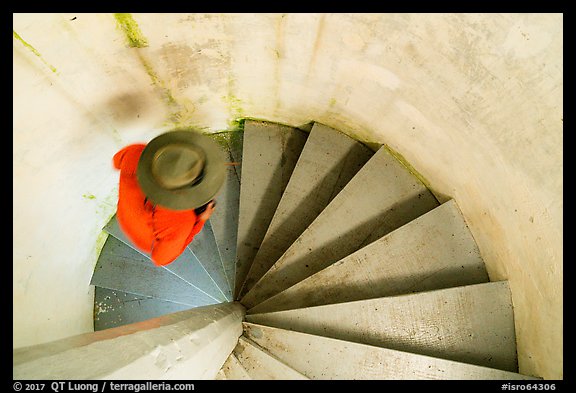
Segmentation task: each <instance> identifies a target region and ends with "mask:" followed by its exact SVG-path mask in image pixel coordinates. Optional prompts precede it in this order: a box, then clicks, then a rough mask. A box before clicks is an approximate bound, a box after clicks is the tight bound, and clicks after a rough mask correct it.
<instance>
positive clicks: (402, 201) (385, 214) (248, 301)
mask: <svg viewBox="0 0 576 393" xmlns="http://www.w3.org/2000/svg"><path fill="white" fill-rule="evenodd" d="M436 206H438V201H437V200H436V198H435V197H434V196H433V195H432V193H431V192H430V191H429V190H428V189H427V188H426V187H425V186H424V184H422V182H421V181H420V180H418V178H416V177H415V176H414V175H413V174H412V173H410V172H409V171H408V169H407V168H406V167H405V166H403V165H402V164H401V163H400V162H399V161H397V160H396V159H395V158H394V157H393V156H392V155H391V154H390V153H389V151H388V150H387V149H386V148H385V147H381V148H380V149H379V150H378V151H377V152H376V153H375V154H374V155H373V156H372V157H371V158H370V160H368V162H367V163H366V164H365V165H364V166H363V167H362V168H361V169H360V170H359V171H358V173H357V174H356V175H355V176H354V177H353V178H352V180H350V182H348V184H347V185H346V186H345V187H344V188H343V189H342V191H340V192H339V193H338V195H336V197H335V198H334V199H333V200H332V201H331V202H330V203H329V204H328V206H327V207H326V208H325V209H324V210H323V211H322V213H320V215H319V216H318V217H317V218H316V219H315V220H314V221H313V222H312V224H310V225H309V226H308V228H307V229H306V230H305V231H304V232H303V233H302V234H301V235H300V236H299V237H298V239H297V240H296V241H295V242H294V243H293V244H292V245H291V246H290V247H289V248H288V250H286V252H285V253H284V254H283V255H282V256H281V257H280V259H279V260H278V261H277V262H276V263H275V264H274V265H273V266H272V267H271V268H270V270H268V271H267V272H266V273H265V274H264V275H263V276H262V278H261V279H260V280H259V281H258V282H257V283H256V284H255V285H254V286H253V287H252V289H251V290H250V291H249V292H248V293H247V294H246V295H245V296H244V297H242V300H241V301H242V304H244V306H245V307H246V308H251V307H254V306H255V305H256V304H258V303H261V302H263V301H264V300H266V299H267V298H269V297H271V296H273V295H275V294H277V293H278V292H281V291H282V290H284V289H286V288H288V287H290V286H292V285H294V284H296V283H297V282H299V281H302V280H303V279H305V278H306V277H309V276H311V275H312V274H314V273H316V272H318V271H320V270H322V269H324V268H326V267H328V266H330V265H331V264H333V263H334V262H336V261H338V260H340V259H342V258H344V257H346V256H347V255H350V254H352V253H353V252H355V251H356V250H358V249H360V248H362V247H363V246H365V245H367V244H370V243H372V242H373V241H375V240H377V239H379V238H381V237H382V236H384V235H386V234H388V233H390V232H392V231H393V230H395V229H397V228H399V227H401V226H402V225H404V224H406V223H408V222H410V221H412V220H414V219H416V218H417V217H419V216H421V215H422V214H424V213H426V212H428V211H430V210H432V209H433V208H435V207H436ZM302 208H305V207H302Z"/></svg>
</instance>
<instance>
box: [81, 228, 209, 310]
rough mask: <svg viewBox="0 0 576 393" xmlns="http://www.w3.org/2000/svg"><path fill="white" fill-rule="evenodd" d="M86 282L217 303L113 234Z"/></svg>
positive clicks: (196, 302) (187, 301)
mask: <svg viewBox="0 0 576 393" xmlns="http://www.w3.org/2000/svg"><path fill="white" fill-rule="evenodd" d="M90 284H92V285H95V286H98V287H102V288H107V289H113V290H120V291H123V292H128V293H133V294H135V295H142V296H147V297H153V298H155V299H160V300H166V301H170V302H175V303H180V304H185V305H188V306H192V307H198V306H204V305H208V304H217V303H220V300H218V299H215V298H213V297H212V296H210V295H208V294H207V293H206V292H203V291H201V290H200V289H198V288H196V287H194V286H192V285H190V284H189V283H187V282H186V281H184V280H182V279H180V278H179V277H178V276H176V275H174V274H173V273H171V272H170V271H168V270H166V269H161V268H158V267H156V266H154V265H153V264H152V263H151V262H150V260H149V259H148V258H147V257H145V256H144V255H142V254H141V253H139V252H138V251H136V250H134V249H133V248H131V247H128V246H127V245H126V244H125V243H123V242H122V241H120V240H119V239H117V238H116V237H114V236H108V239H107V240H106V242H105V243H104V246H103V247H102V251H101V252H100V257H99V258H98V262H97V263H96V267H95V269H94V274H93V275H92V280H91V282H90Z"/></svg>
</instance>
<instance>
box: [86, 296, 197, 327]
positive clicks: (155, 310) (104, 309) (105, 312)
mask: <svg viewBox="0 0 576 393" xmlns="http://www.w3.org/2000/svg"><path fill="white" fill-rule="evenodd" d="M188 309H190V306H188V305H186V304H181V303H174V302H169V301H165V300H160V299H155V298H153V297H150V296H143V295H136V294H133V293H129V292H124V291H120V290H116V289H108V288H102V287H95V288H94V331H99V330H104V329H110V328H114V327H118V326H122V325H128V324H131V323H135V322H142V321H145V320H147V319H151V318H156V317H160V316H162V315H164V314H171V313H174V312H178V311H184V310H188Z"/></svg>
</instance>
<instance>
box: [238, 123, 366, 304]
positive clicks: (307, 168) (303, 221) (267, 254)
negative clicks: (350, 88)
mask: <svg viewBox="0 0 576 393" xmlns="http://www.w3.org/2000/svg"><path fill="white" fill-rule="evenodd" d="M373 154H374V151H372V150H371V149H369V148H368V147H366V146H365V145H363V144H361V143H360V142H358V141H356V140H354V139H352V138H350V137H349V136H348V135H346V134H344V133H342V132H340V131H338V130H335V129H334V128H331V127H328V126H326V125H323V124H320V123H315V124H314V125H313V127H312V130H311V131H310V135H309V136H308V138H307V140H306V143H305V145H304V148H303V149H302V153H301V154H300V157H299V158H298V161H297V163H296V167H295V168H294V171H293V172H292V176H291V177H290V180H289V181H288V184H287V186H286V189H285V191H284V194H283V195H282V198H281V199H280V202H279V203H278V206H277V208H276V211H275V213H274V216H273V217H272V220H271V222H270V225H269V226H268V230H267V231H266V234H265V235H264V238H263V240H262V243H261V245H260V248H259V250H258V252H257V254H256V256H255V258H254V261H253V262H252V264H251V266H250V269H249V271H248V274H247V276H246V280H245V281H244V286H243V288H242V289H241V291H240V292H239V296H240V297H242V296H244V295H245V294H246V292H247V291H248V290H249V289H250V288H252V286H253V285H254V283H255V282H256V281H258V280H259V279H260V278H261V277H262V275H263V274H264V273H265V272H266V271H267V270H268V269H269V268H270V267H271V266H272V265H273V264H274V262H276V261H277V260H278V258H280V256H282V254H283V253H284V251H286V250H287V249H288V247H289V246H290V245H291V244H292V243H293V242H294V241H295V240H296V239H297V238H298V236H299V235H300V234H301V233H302V232H304V230H305V229H306V227H308V225H310V224H311V223H312V221H314V219H315V218H316V217H317V216H318V214H320V212H322V210H324V208H325V207H326V206H327V205H328V203H329V202H330V201H331V200H332V199H333V198H334V197H335V196H336V195H337V194H338V193H339V192H340V191H341V190H342V189H343V188H344V186H345V185H346V184H347V183H348V182H349V181H350V179H352V177H353V176H354V175H355V174H356V173H357V172H358V171H359V170H360V168H362V166H363V165H364V164H365V163H366V162H367V161H368V159H369V158H370V157H372V155H373Z"/></svg>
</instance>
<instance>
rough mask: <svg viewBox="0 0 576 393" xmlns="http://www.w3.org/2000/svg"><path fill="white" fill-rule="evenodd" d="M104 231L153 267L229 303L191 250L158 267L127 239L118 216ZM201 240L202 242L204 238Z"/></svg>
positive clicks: (112, 219) (113, 218) (114, 217)
mask: <svg viewBox="0 0 576 393" xmlns="http://www.w3.org/2000/svg"><path fill="white" fill-rule="evenodd" d="M104 231H105V232H107V233H108V234H110V235H112V236H113V237H115V238H116V239H118V240H119V241H121V242H122V243H123V244H125V245H126V246H127V247H128V248H130V249H132V250H134V251H135V252H136V253H137V254H140V255H141V256H143V257H144V258H145V260H146V261H147V263H148V264H149V265H150V266H151V267H153V268H155V269H158V270H167V271H168V272H170V273H171V274H173V275H175V276H176V277H178V278H180V279H181V280H183V281H184V282H185V283H187V284H188V285H190V286H192V287H194V288H197V289H199V290H200V291H202V292H205V293H206V294H207V295H209V296H210V297H213V298H214V299H216V300H218V301H221V302H226V301H228V300H227V299H226V295H225V293H224V291H223V290H222V289H221V288H219V287H218V285H216V282H215V281H214V279H213V278H212V277H211V276H210V275H209V274H208V272H207V271H206V269H204V266H202V263H201V262H200V261H199V260H198V258H196V255H194V254H193V253H192V252H191V251H190V249H185V250H184V252H183V253H182V254H181V255H180V256H179V257H178V258H176V259H175V260H174V261H173V262H172V263H170V264H168V265H166V266H156V265H154V263H153V262H152V260H151V259H150V256H149V255H147V254H146V253H145V252H142V251H141V250H139V249H138V248H136V247H134V245H133V244H132V242H131V241H130V240H129V239H128V238H127V237H126V235H125V234H124V232H123V231H122V229H120V226H119V225H118V220H117V219H116V215H114V216H113V217H112V218H111V219H110V221H109V222H108V224H106V226H105V227H104ZM199 240H202V238H200V239H199ZM194 241H196V239H194V240H193V242H194ZM102 254H104V250H103V251H102V252H101V254H100V258H102ZM132 255H136V254H132ZM139 260H140V259H139ZM126 292H131V293H132V292H133V291H130V288H126Z"/></svg>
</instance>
